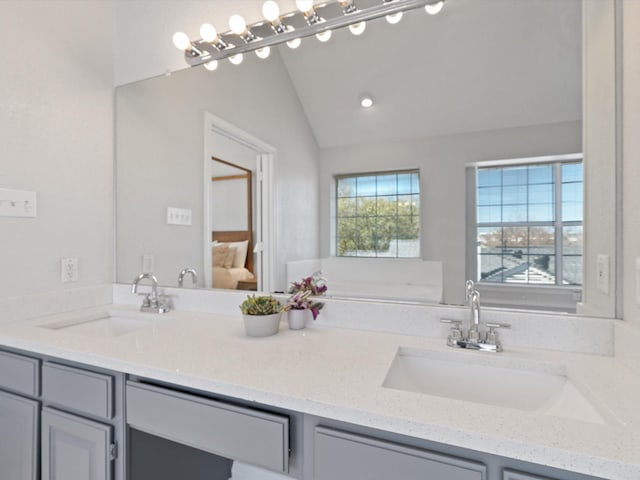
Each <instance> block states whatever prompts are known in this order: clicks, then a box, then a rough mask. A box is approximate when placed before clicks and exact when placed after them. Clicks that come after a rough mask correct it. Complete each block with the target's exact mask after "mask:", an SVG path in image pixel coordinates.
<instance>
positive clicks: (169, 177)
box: [116, 52, 319, 290]
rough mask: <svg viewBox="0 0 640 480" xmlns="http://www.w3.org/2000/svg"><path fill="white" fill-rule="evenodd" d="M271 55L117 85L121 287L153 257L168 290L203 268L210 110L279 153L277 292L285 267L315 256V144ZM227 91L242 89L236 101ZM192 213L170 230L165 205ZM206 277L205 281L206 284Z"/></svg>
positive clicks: (276, 173) (118, 249) (277, 178)
mask: <svg viewBox="0 0 640 480" xmlns="http://www.w3.org/2000/svg"><path fill="white" fill-rule="evenodd" d="M290 91H291V85H290V82H289V78H288V76H287V75H286V73H284V70H283V67H282V63H281V61H280V59H279V57H278V55H277V54H276V53H275V52H274V54H272V58H270V59H269V60H268V61H260V60H258V59H257V57H255V55H251V56H249V55H247V58H246V59H245V61H244V62H243V63H242V65H240V66H238V67H232V66H231V65H230V64H228V63H226V64H224V65H221V66H220V67H219V69H218V70H217V71H215V72H209V71H207V70H205V69H204V68H196V69H190V70H185V71H180V72H176V73H174V74H173V75H171V76H170V77H165V76H161V77H157V78H154V79H149V80H145V81H143V82H138V83H135V84H131V85H126V86H123V87H120V88H119V90H118V93H117V103H116V110H117V111H116V116H117V127H116V128H117V130H116V136H117V151H116V158H117V167H116V170H117V198H118V215H117V222H118V230H117V259H118V274H117V275H118V278H117V280H118V281H120V282H130V281H131V279H132V278H134V277H135V275H137V273H139V272H140V269H141V256H142V255H143V254H145V253H151V254H154V255H155V256H156V270H155V273H156V275H157V276H158V279H159V281H160V283H161V284H163V285H171V284H175V282H176V278H177V274H178V272H179V271H180V270H181V269H182V268H185V267H186V266H191V267H194V266H195V268H196V269H198V268H203V267H198V265H200V266H202V265H203V249H202V241H203V240H202V239H203V238H204V234H203V227H202V218H203V191H202V189H203V145H204V138H203V130H204V126H203V125H204V124H203V122H204V112H205V111H206V112H209V113H211V114H213V115H215V116H216V117H219V118H221V119H223V120H224V121H226V122H229V123H231V124H232V125H234V126H236V127H238V128H240V129H242V130H244V131H246V132H247V133H249V134H250V135H252V136H254V137H256V138H258V139H260V140H261V141H263V142H265V143H267V144H269V145H272V146H273V147H275V148H276V149H277V154H276V160H275V176H276V206H275V208H276V212H277V225H276V232H278V238H277V242H276V246H275V247H276V251H275V264H276V265H277V267H278V269H277V272H276V289H278V290H283V289H284V288H285V287H286V285H285V274H284V265H285V263H286V262H288V261H291V260H299V259H303V258H309V257H315V256H317V254H318V223H319V222H318V166H317V156H318V153H317V146H316V143H315V140H314V139H313V135H312V133H311V130H310V128H309V126H308V124H307V121H306V117H305V116H304V113H303V111H302V108H301V106H300V104H299V102H298V99H297V97H296V96H295V95H291V94H290ZM229 92H237V93H236V94H232V95H230V94H229ZM168 206H174V207H179V208H189V209H191V210H192V212H193V226H192V227H176V226H171V225H166V216H165V215H166V207H168ZM203 278H204V277H203Z"/></svg>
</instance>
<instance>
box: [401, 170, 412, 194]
mask: <svg viewBox="0 0 640 480" xmlns="http://www.w3.org/2000/svg"><path fill="white" fill-rule="evenodd" d="M412 176H413V175H412V174H408V173H403V174H400V175H398V193H399V194H401V193H405V194H406V193H412V192H411V188H412V183H413V182H412V181H411V177H412Z"/></svg>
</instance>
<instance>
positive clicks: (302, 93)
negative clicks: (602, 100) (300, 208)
mask: <svg viewBox="0 0 640 480" xmlns="http://www.w3.org/2000/svg"><path fill="white" fill-rule="evenodd" d="M363 1H366V0H361V2H363ZM356 3H358V2H356ZM581 28H582V27H581V2H580V0H562V1H558V0H555V1H553V0H448V1H447V3H446V5H445V8H444V10H443V11H442V12H441V13H440V14H439V15H436V16H430V15H427V14H426V13H425V12H424V10H422V9H420V10H416V11H414V12H409V13H406V14H405V16H404V18H403V20H402V21H401V22H400V23H399V24H397V25H390V24H388V23H387V22H386V21H384V20H376V21H374V22H370V24H369V25H368V26H367V30H366V31H365V33H364V34H363V35H362V36H360V37H355V36H353V35H351V34H350V33H349V32H348V30H346V29H343V30H341V31H337V32H334V34H333V38H332V39H331V40H330V41H329V42H328V43H321V42H319V41H317V40H316V39H315V38H309V39H305V40H304V41H303V45H302V46H301V47H300V48H299V49H297V50H290V49H288V48H285V47H281V49H280V53H281V56H282V59H283V61H284V63H285V65H286V68H287V70H288V72H289V75H290V77H291V80H292V82H293V84H294V85H295V88H296V90H297V94H298V97H299V98H300V101H301V103H302V106H303V108H304V110H305V112H306V115H307V117H308V119H309V123H310V125H311V127H312V129H313V131H314V134H315V136H316V140H317V142H318V145H319V146H320V147H321V148H327V147H334V146H342V145H350V144H360V143H369V142H371V141H377V142H386V141H398V140H406V139H414V138H423V137H426V136H435V135H448V134H456V133H462V132H474V131H483V130H492V129H502V128H510V127H523V126H529V125H537V124H546V123H556V122H564V121H575V120H580V119H581V103H582V100H581V97H582V65H581V40H582V31H581ZM364 92H368V93H371V94H372V95H373V97H374V98H375V100H376V104H375V106H374V107H373V108H371V109H368V110H365V109H362V108H361V107H359V98H360V96H361V94H362V93H364Z"/></svg>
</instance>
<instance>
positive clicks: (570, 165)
mask: <svg viewBox="0 0 640 480" xmlns="http://www.w3.org/2000/svg"><path fill="white" fill-rule="evenodd" d="M476 185H477V187H476V202H477V225H476V226H477V229H476V233H477V260H478V280H482V281H484V282H494V283H523V284H550V285H581V284H582V203H583V202H582V162H581V161H577V162H576V161H571V162H559V161H558V162H555V163H546V164H540V163H538V164H520V165H511V166H505V167H485V168H483V167H480V168H478V169H477V177H476Z"/></svg>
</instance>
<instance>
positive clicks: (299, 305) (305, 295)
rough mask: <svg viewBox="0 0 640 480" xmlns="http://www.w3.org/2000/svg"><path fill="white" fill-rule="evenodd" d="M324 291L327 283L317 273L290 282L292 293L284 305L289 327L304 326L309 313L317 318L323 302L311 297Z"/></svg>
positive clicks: (300, 327)
mask: <svg viewBox="0 0 640 480" xmlns="http://www.w3.org/2000/svg"><path fill="white" fill-rule="evenodd" d="M326 291H327V284H326V282H325V280H324V279H323V278H322V277H320V275H319V274H318V273H316V274H314V275H312V276H311V277H306V278H303V279H302V280H300V281H299V282H293V283H292V284H291V287H290V288H289V293H290V294H292V295H291V296H290V297H289V299H288V300H287V303H286V304H285V307H284V308H285V310H287V322H288V323H289V328H290V329H292V330H300V329H302V328H304V327H305V326H306V325H307V322H308V320H309V314H311V317H312V318H313V320H315V319H316V318H318V315H320V310H322V307H324V303H322V302H319V301H317V300H316V299H314V298H311V297H317V296H321V295H324V293H325V292H326Z"/></svg>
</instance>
